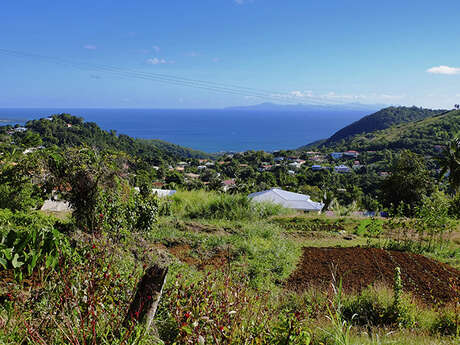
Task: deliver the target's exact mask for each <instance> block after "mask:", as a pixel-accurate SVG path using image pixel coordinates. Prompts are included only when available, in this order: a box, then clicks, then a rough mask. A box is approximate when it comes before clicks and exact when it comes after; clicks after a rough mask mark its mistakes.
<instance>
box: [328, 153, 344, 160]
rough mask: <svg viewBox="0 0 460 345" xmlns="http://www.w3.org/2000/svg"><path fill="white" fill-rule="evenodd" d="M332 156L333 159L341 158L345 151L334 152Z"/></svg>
mask: <svg viewBox="0 0 460 345" xmlns="http://www.w3.org/2000/svg"><path fill="white" fill-rule="evenodd" d="M331 157H332V158H333V159H340V158H342V157H343V152H332V153H331Z"/></svg>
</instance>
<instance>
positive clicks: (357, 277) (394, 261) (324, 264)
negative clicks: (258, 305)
mask: <svg viewBox="0 0 460 345" xmlns="http://www.w3.org/2000/svg"><path fill="white" fill-rule="evenodd" d="M396 267H400V268H401V278H402V282H403V290H404V291H407V292H410V293H412V295H414V296H415V297H417V298H419V299H420V300H422V301H424V302H425V303H429V304H432V303H446V302H450V301H453V300H455V298H458V297H459V289H460V271H459V270H457V269H455V268H453V267H451V266H449V265H446V264H443V263H441V262H438V261H435V260H432V259H429V258H426V257H424V256H422V255H417V254H412V253H405V252H398V251H390V250H383V249H377V248H312V247H307V248H304V249H303V256H302V259H301V261H300V262H299V264H298V267H297V269H296V271H295V272H293V273H292V274H291V276H290V277H289V279H288V281H287V287H288V288H290V289H293V290H296V291H304V290H306V289H308V288H310V287H319V288H321V289H328V288H329V287H330V286H331V282H332V273H333V272H335V276H336V280H337V281H339V279H342V286H343V289H344V291H345V292H359V291H361V290H362V289H363V288H365V287H367V286H369V285H372V284H374V283H380V284H382V283H383V284H386V285H388V286H390V287H391V286H392V284H393V279H394V278H393V277H394V270H395V268H396Z"/></svg>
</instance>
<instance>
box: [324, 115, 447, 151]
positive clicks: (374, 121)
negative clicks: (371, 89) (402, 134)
mask: <svg viewBox="0 0 460 345" xmlns="http://www.w3.org/2000/svg"><path fill="white" fill-rule="evenodd" d="M442 112H444V110H432V109H424V108H419V107H415V106H414V107H388V108H385V109H382V110H380V111H378V112H376V113H374V114H371V115H368V116H365V117H363V118H362V119H361V120H358V121H356V122H353V123H352V124H351V125H349V126H346V127H344V128H342V129H341V130H339V131H337V132H336V133H335V134H334V135H332V136H331V137H330V138H329V139H327V141H326V142H325V143H323V145H324V146H331V145H334V144H336V143H338V142H339V141H340V140H343V139H349V138H350V137H352V136H354V135H357V134H362V133H370V132H374V131H378V130H383V129H386V128H389V127H391V126H394V125H398V124H402V123H407V122H413V121H418V120H422V119H425V118H427V117H430V116H434V115H437V114H440V113H442Z"/></svg>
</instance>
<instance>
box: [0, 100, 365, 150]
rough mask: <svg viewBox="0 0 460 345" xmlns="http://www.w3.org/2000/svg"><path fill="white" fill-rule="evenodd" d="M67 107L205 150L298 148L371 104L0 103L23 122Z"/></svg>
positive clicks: (128, 130) (120, 128) (1, 114)
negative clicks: (297, 107)
mask: <svg viewBox="0 0 460 345" xmlns="http://www.w3.org/2000/svg"><path fill="white" fill-rule="evenodd" d="M63 112H66V113H70V114H72V115H75V116H80V117H83V118H84V119H85V120H86V121H92V122H96V123H97V124H98V125H99V126H100V127H101V128H103V129H105V130H111V129H113V130H116V131H117V133H119V134H127V135H129V136H132V137H137V138H146V139H161V140H165V141H168V142H171V143H174V144H178V145H182V146H185V147H190V148H193V149H197V150H202V151H205V152H221V151H236V152H239V151H246V150H265V151H275V150H279V149H293V148H298V147H299V146H302V145H305V144H308V143H310V142H313V141H315V140H319V139H324V138H327V137H329V136H331V135H332V134H333V133H334V132H336V131H337V130H339V129H341V128H343V127H344V126H346V125H348V124H350V123H352V122H354V121H356V120H358V119H360V118H361V117H363V116H365V115H367V114H369V111H366V110H344V111H336V110H319V111H262V110H259V111H254V110H233V109H218V110H213V109H204V110H200V109H164V110H163V109H100V108H94V109H82V108H79V109H69V108H62V109H57V108H54V109H32V108H21V109H20V108H0V119H11V120H12V122H18V123H22V122H24V121H26V120H30V119H38V118H42V117H47V116H49V115H51V114H59V113H63Z"/></svg>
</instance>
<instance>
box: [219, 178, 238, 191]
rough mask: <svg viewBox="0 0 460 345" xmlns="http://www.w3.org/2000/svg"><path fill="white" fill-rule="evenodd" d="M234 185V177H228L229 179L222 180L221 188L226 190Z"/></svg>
mask: <svg viewBox="0 0 460 345" xmlns="http://www.w3.org/2000/svg"><path fill="white" fill-rule="evenodd" d="M235 186H236V182H235V179H230V180H224V181H222V190H223V191H224V192H227V191H228V190H229V189H230V188H233V187H235Z"/></svg>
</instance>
